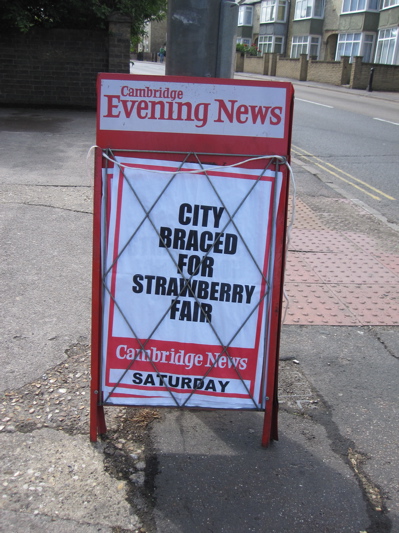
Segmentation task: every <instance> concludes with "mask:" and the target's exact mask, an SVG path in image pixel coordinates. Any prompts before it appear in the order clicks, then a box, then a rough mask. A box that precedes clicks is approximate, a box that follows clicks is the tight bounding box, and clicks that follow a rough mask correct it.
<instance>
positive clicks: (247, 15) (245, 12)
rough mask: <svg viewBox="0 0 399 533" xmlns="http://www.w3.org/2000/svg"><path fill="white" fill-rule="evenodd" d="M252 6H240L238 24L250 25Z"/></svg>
mask: <svg viewBox="0 0 399 533" xmlns="http://www.w3.org/2000/svg"><path fill="white" fill-rule="evenodd" d="M252 10H253V8H252V6H240V8H239V11H238V25H239V26H252Z"/></svg>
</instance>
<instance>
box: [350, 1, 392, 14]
mask: <svg viewBox="0 0 399 533" xmlns="http://www.w3.org/2000/svg"><path fill="white" fill-rule="evenodd" d="M398 1H399V0H398ZM378 4H379V0H344V1H343V3H342V13H354V12H355V11H378V10H379V5H378Z"/></svg>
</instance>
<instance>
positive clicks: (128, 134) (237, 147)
mask: <svg viewBox="0 0 399 533" xmlns="http://www.w3.org/2000/svg"><path fill="white" fill-rule="evenodd" d="M97 90H98V110H97V137H96V152H95V181H94V218H93V273H92V275H93V285H92V381H91V396H90V400H91V410H90V439H91V440H92V441H96V439H97V436H98V434H103V433H105V432H106V423H105V416H104V406H106V405H136V406H159V407H161V406H176V407H179V408H185V407H187V408H211V409H213V408H222V409H256V410H261V411H264V413H265V415H264V425H263V435H262V445H263V446H267V445H268V444H269V442H270V440H277V439H278V426H277V413H278V400H277V379H278V355H279V341H280V333H281V312H282V289H283V275H284V261H285V251H286V250H285V239H286V223H287V222H286V221H287V211H288V192H289V171H288V167H287V165H286V163H289V160H290V146H291V133H292V113H293V96H294V92H293V87H292V85H291V84H290V83H282V82H281V83H279V82H273V83H268V82H263V81H252V80H251V81H237V80H227V79H226V80H224V79H207V78H186V77H171V76H170V77H167V76H162V77H161V76H134V75H123V74H100V75H99V77H98V87H97ZM240 195H241V196H240ZM137 213H139V214H140V213H141V215H137ZM136 215H137V216H136ZM135 217H136V218H135ZM133 237H134V238H133ZM248 257H250V259H248ZM165 258H166V259H165ZM165 261H166V262H165ZM252 261H253V263H252ZM132 265H134V266H132ZM190 265H191V266H190ZM193 265H194V266H193ZM257 270H258V271H260V272H258V273H256V271H257ZM243 272H244V274H243ZM176 291H177V292H176ZM182 297H183V298H182ZM153 316H154V317H155V316H157V317H161V319H160V320H158V318H157V319H156V320H155V322H154V323H152V322H151V320H152V317H153Z"/></svg>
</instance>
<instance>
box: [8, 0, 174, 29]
mask: <svg viewBox="0 0 399 533" xmlns="http://www.w3.org/2000/svg"><path fill="white" fill-rule="evenodd" d="M166 7H167V0H0V30H2V31H4V30H7V29H9V30H14V31H15V30H19V31H21V32H28V31H29V30H30V29H31V28H33V27H36V26H40V27H44V28H76V29H78V28H88V29H100V28H106V27H107V20H108V17H109V15H111V14H112V13H115V12H117V13H122V14H123V15H127V16H129V17H131V20H132V35H133V36H135V35H140V34H141V33H142V31H143V26H144V23H145V22H147V21H149V20H161V19H162V18H163V17H164V14H165V12H166Z"/></svg>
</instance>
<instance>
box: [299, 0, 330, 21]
mask: <svg viewBox="0 0 399 533" xmlns="http://www.w3.org/2000/svg"><path fill="white" fill-rule="evenodd" d="M323 17H324V0H296V3H295V14H294V19H295V20H298V19H310V18H312V19H313V18H316V19H320V18H323Z"/></svg>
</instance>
